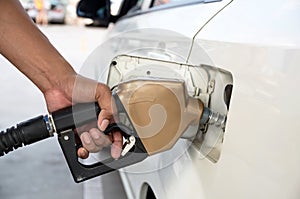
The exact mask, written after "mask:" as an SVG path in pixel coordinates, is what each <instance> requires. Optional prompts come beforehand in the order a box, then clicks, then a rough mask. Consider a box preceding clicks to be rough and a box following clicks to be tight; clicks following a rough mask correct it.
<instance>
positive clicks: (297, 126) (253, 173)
mask: <svg viewBox="0 0 300 199" xmlns="http://www.w3.org/2000/svg"><path fill="white" fill-rule="evenodd" d="M123 6H124V5H123ZM299 19H300V3H299V1H295V0H286V1H282V0H273V1H254V0H182V1H180V0H176V1H175V0H168V1H162V0H160V1H159V0H142V1H138V3H137V5H136V6H135V7H134V8H132V9H131V10H130V11H129V12H128V13H127V14H126V15H125V16H123V17H122V18H120V19H119V20H118V21H117V22H116V23H115V24H114V25H112V26H110V29H111V30H110V34H108V38H107V41H106V42H104V43H103V44H101V45H100V46H99V47H98V48H97V49H96V50H95V51H94V52H93V53H92V54H91V55H90V57H89V58H88V60H87V61H86V63H85V65H84V67H83V69H82V71H81V73H82V74H85V75H89V76H91V77H94V78H95V79H97V80H100V81H103V82H106V83H108V84H109V85H110V86H116V85H118V84H119V83H121V82H124V81H130V80H133V79H145V78H150V79H157V78H166V79H169V80H172V79H174V80H181V81H184V82H185V85H186V88H187V94H188V96H190V97H192V98H196V99H200V100H201V101H202V102H203V103H204V105H205V106H206V107H209V108H210V109H211V110H214V111H216V112H218V113H220V114H221V115H226V116H227V120H226V124H224V126H223V128H220V127H216V126H213V125H208V126H206V128H204V129H199V128H198V127H197V126H189V127H188V128H187V130H186V131H185V132H184V134H183V136H182V138H180V139H178V141H177V142H176V144H175V145H174V146H173V147H172V148H171V149H170V150H166V151H164V152H159V153H157V154H155V155H152V156H149V157H148V158H146V159H145V160H144V161H142V162H139V163H136V164H133V165H131V166H127V167H124V168H122V169H119V173H120V176H121V179H122V182H123V185H124V188H125V191H126V195H127V198H129V199H150V198H159V199H166V198H172V199H174V198H201V199H202V198H203V199H204V198H205V199H219V198H228V199H229V198H239V199H240V198H243V199H246V198H249V199H252V198H257V199H258V198H261V199H265V198H272V199H282V198H285V199H298V198H299V197H300V192H299V186H300V174H299V172H298V168H299V166H300V156H299V154H298V152H299V151H300V144H299V143H300V134H299V131H300V123H299V122H298V118H299V117H300V106H299V101H300V95H299V93H298V91H297V90H298V86H299V84H300V78H299V77H300V76H299V74H300V67H299V66H300V37H299V35H300V24H299ZM145 114H148V113H145ZM175 123H176V122H174V125H175ZM104 183H105V182H104Z"/></svg>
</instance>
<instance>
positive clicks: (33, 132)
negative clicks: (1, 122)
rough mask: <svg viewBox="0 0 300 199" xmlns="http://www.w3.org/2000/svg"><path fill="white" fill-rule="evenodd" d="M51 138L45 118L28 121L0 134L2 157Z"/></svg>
mask: <svg viewBox="0 0 300 199" xmlns="http://www.w3.org/2000/svg"><path fill="white" fill-rule="evenodd" d="M50 136H51V134H50V133H49V131H48V129H47V126H46V122H45V120H44V116H38V117H35V118H33V119H30V120H27V121H25V122H22V123H20V124H17V126H16V127H14V126H13V127H11V128H8V129H6V131H1V132H0V156H3V155H5V154H6V153H8V152H10V151H13V150H15V149H17V148H19V147H22V146H23V145H24V146H25V145H28V144H32V143H34V142H37V141H40V140H43V139H46V138H48V137H50Z"/></svg>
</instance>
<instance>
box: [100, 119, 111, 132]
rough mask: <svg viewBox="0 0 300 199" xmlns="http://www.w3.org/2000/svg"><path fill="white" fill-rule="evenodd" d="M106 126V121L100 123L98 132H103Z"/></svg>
mask: <svg viewBox="0 0 300 199" xmlns="http://www.w3.org/2000/svg"><path fill="white" fill-rule="evenodd" d="M108 125H109V121H108V119H104V120H103V121H102V123H101V124H100V127H99V129H100V131H105V129H106V127H107V126H108Z"/></svg>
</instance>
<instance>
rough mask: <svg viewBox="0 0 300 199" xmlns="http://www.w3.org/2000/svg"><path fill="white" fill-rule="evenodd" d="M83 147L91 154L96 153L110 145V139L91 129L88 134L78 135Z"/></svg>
mask: <svg viewBox="0 0 300 199" xmlns="http://www.w3.org/2000/svg"><path fill="white" fill-rule="evenodd" d="M80 139H81V142H82V145H83V147H84V148H85V149H86V150H87V151H89V152H91V153H96V152H99V151H101V150H102V148H103V147H107V146H109V145H110V144H111V141H110V139H109V138H108V137H107V136H106V135H104V134H103V133H102V132H101V131H99V130H98V129H96V128H92V129H91V130H90V131H89V132H83V133H82V134H81V135H80Z"/></svg>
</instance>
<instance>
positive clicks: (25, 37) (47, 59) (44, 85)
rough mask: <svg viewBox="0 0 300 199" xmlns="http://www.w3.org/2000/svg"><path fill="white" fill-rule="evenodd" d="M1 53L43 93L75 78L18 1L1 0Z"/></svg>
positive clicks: (71, 70)
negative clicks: (68, 79) (66, 79)
mask: <svg viewBox="0 0 300 199" xmlns="http://www.w3.org/2000/svg"><path fill="white" fill-rule="evenodd" d="M0 53H1V54H2V55H3V56H4V57H6V58H7V59H8V60H9V61H10V62H11V63H12V64H14V65H15V66H16V67H17V68H18V69H19V70H20V71H21V72H22V73H24V74H25V75H26V76H27V77H28V78H29V79H31V81H33V82H34V83H35V84H36V85H37V86H38V87H39V89H40V90H41V91H42V92H46V91H47V90H50V89H52V88H53V87H55V86H57V85H59V84H61V81H62V80H63V79H64V78H66V77H67V76H70V75H76V73H75V71H74V70H73V68H72V67H71V66H70V65H69V63H68V62H67V61H66V60H65V59H64V58H63V57H62V56H61V55H60V54H59V52H58V51H57V50H56V49H55V48H54V47H53V46H52V45H51V43H50V42H49V40H48V39H47V38H46V37H45V36H44V35H43V33H42V32H41V31H40V30H39V29H38V28H37V27H36V25H35V24H34V23H33V22H32V20H31V19H30V18H29V17H28V16H27V14H26V12H25V11H24V9H23V7H22V6H21V5H20V3H19V1H18V0H0Z"/></svg>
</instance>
